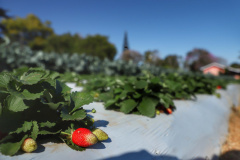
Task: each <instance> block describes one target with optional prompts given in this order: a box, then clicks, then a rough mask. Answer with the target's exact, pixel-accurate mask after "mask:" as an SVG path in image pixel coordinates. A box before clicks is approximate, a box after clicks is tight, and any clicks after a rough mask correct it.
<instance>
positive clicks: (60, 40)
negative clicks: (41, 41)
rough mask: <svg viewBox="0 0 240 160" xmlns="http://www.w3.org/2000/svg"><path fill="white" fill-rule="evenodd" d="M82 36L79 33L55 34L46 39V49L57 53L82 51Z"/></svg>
mask: <svg viewBox="0 0 240 160" xmlns="http://www.w3.org/2000/svg"><path fill="white" fill-rule="evenodd" d="M81 41H82V38H81V36H80V35H78V34H74V35H71V34H70V33H65V34H62V35H56V34H53V35H51V36H49V37H48V38H47V40H46V41H45V42H46V43H45V47H44V49H43V50H44V51H46V52H56V53H60V54H61V53H70V54H72V53H80V51H81V49H80V45H81Z"/></svg>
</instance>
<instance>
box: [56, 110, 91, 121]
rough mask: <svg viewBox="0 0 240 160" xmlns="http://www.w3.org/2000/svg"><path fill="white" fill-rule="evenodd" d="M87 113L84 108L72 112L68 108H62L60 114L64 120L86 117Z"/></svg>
mask: <svg viewBox="0 0 240 160" xmlns="http://www.w3.org/2000/svg"><path fill="white" fill-rule="evenodd" d="M86 115H87V114H86V112H85V110H84V109H80V110H78V111H75V112H73V113H72V114H70V113H69V112H68V110H67V109H66V108H62V110H61V115H60V116H61V117H62V120H65V121H68V120H82V119H84V118H85V117H86Z"/></svg>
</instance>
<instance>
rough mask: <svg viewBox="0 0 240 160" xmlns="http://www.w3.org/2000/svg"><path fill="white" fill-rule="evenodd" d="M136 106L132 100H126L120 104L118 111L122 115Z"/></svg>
mask: <svg viewBox="0 0 240 160" xmlns="http://www.w3.org/2000/svg"><path fill="white" fill-rule="evenodd" d="M136 105H137V102H135V101H134V100H133V99H128V100H125V101H123V102H121V103H120V106H121V108H120V111H121V112H124V113H126V114H127V113H129V112H131V111H132V110H133V109H134V108H135V107H136Z"/></svg>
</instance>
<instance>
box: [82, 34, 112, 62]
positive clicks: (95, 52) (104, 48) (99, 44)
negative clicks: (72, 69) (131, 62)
mask: <svg viewBox="0 0 240 160" xmlns="http://www.w3.org/2000/svg"><path fill="white" fill-rule="evenodd" d="M79 51H80V53H85V54H86V55H90V56H97V57H99V58H101V59H104V58H108V59H110V60H113V59H114V57H115V55H116V52H117V50H116V47H115V46H114V45H113V44H111V43H110V42H109V41H108V37H106V36H101V35H94V36H90V35H89V36H87V37H86V38H84V39H83V40H82V41H81V43H80V45H79Z"/></svg>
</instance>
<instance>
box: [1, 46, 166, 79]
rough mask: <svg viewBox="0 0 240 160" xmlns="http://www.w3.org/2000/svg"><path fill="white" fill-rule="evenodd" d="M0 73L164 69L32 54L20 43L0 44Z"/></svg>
mask: <svg viewBox="0 0 240 160" xmlns="http://www.w3.org/2000/svg"><path fill="white" fill-rule="evenodd" d="M0 62H1V64H2V65H1V66H0V70H13V69H15V68H19V67H22V66H28V67H43V68H45V69H49V70H53V71H58V72H60V73H64V72H66V71H70V72H76V73H80V74H92V73H98V74H100V73H102V74H106V75H138V74H141V73H142V71H143V70H148V71H150V72H151V73H153V74H160V73H161V72H163V71H164V70H163V69H162V68H160V67H156V66H152V65H150V64H142V65H139V64H136V63H134V62H133V61H128V62H126V61H123V60H115V61H111V60H109V59H104V60H101V59H100V58H98V57H94V56H87V55H84V54H80V55H79V54H72V55H71V54H67V53H66V54H58V53H54V52H52V53H50V54H49V53H45V52H43V51H34V50H31V49H30V48H29V47H27V46H21V45H20V44H19V43H17V42H15V43H11V44H5V43H4V44H1V45H0Z"/></svg>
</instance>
